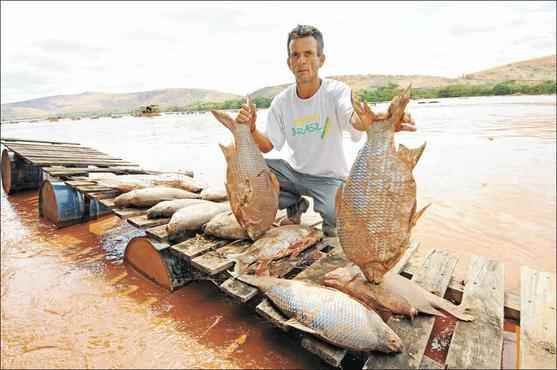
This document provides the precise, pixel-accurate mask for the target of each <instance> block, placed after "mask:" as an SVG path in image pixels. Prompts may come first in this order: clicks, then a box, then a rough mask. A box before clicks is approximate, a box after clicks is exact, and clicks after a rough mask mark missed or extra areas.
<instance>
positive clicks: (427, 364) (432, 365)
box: [420, 356, 444, 370]
mask: <svg viewBox="0 0 557 370" xmlns="http://www.w3.org/2000/svg"><path fill="white" fill-rule="evenodd" d="M420 369H434V370H437V369H444V367H443V365H441V364H440V363H439V362H437V361H435V360H432V359H431V358H429V357H427V356H424V357H423V358H422V363H421V364H420Z"/></svg>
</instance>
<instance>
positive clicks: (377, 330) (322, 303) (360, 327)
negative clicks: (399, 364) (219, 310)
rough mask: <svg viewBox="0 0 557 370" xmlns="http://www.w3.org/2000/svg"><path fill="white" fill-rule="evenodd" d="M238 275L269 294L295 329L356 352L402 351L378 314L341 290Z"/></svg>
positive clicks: (300, 282) (397, 340)
mask: <svg viewBox="0 0 557 370" xmlns="http://www.w3.org/2000/svg"><path fill="white" fill-rule="evenodd" d="M236 278H237V279H238V280H240V281H243V282H244V283H246V284H249V285H253V286H255V287H257V288H258V289H259V290H261V291H262V292H263V293H265V295H266V296H267V297H269V299H270V300H271V301H272V302H273V303H274V304H275V306H277V308H278V309H279V310H280V311H281V312H282V313H283V314H284V315H285V316H286V317H287V318H288V319H289V320H288V321H287V322H286V324H287V325H289V326H291V327H293V328H296V329H298V330H301V331H304V332H307V333H310V334H313V335H316V336H318V337H320V338H322V339H324V340H325V341H327V342H329V343H332V344H334V345H336V346H339V347H342V348H347V349H350V350H353V351H363V352H368V351H382V352H400V351H402V347H403V346H402V341H401V340H400V338H399V337H398V336H397V335H396V334H395V332H393V330H392V329H391V328H389V327H388V326H387V324H385V323H384V322H383V320H382V319H381V317H379V315H378V314H377V313H375V312H374V311H372V310H370V309H368V308H367V307H365V306H364V305H363V304H361V303H360V302H358V301H356V300H355V299H353V298H351V297H350V296H348V295H347V294H344V293H342V292H340V291H338V290H335V289H331V288H326V287H323V286H319V285H314V284H310V283H306V282H302V281H299V280H287V279H277V278H272V277H266V276H265V277H264V276H261V277H257V276H253V275H239V276H237V277H236Z"/></svg>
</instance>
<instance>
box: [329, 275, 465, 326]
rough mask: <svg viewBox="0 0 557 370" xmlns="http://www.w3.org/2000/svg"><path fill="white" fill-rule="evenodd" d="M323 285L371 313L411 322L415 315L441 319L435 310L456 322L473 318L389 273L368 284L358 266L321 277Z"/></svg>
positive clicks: (460, 309)
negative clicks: (402, 316) (401, 317)
mask: <svg viewBox="0 0 557 370" xmlns="http://www.w3.org/2000/svg"><path fill="white" fill-rule="evenodd" d="M323 284H324V285H325V286H328V287H331V288H335V289H338V290H340V291H341V292H344V293H346V294H348V295H349V296H351V297H353V298H356V299H357V300H358V301H360V302H362V303H363V304H365V305H366V306H368V307H370V308H372V309H374V310H375V311H379V310H381V311H388V312H392V313H394V314H397V315H404V316H408V317H410V318H411V319H414V317H415V316H416V315H417V314H418V312H422V313H426V314H429V315H436V316H444V315H443V314H442V313H441V312H440V311H438V310H437V309H436V308H439V309H442V310H445V311H447V312H448V313H450V314H451V315H453V316H454V317H456V318H457V319H459V320H462V321H472V320H474V317H473V316H471V315H468V314H466V313H465V312H464V309H463V308H462V307H459V306H456V305H454V304H452V303H451V302H449V301H447V300H445V299H443V298H442V297H439V296H437V295H435V294H433V293H431V292H428V291H427V290H425V289H424V288H422V287H421V286H419V285H418V284H416V283H415V282H413V281H412V280H409V279H406V278H405V277H403V276H400V275H399V274H397V273H395V272H393V271H390V272H387V273H386V274H385V275H384V276H383V282H382V283H381V284H371V283H369V282H368V281H367V280H366V278H365V277H364V275H363V274H362V272H361V270H360V269H359V267H358V266H356V265H354V264H350V265H348V266H346V267H340V268H338V269H336V270H333V271H331V272H329V273H328V274H326V275H325V276H324V277H323Z"/></svg>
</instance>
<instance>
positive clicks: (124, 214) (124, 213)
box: [112, 208, 147, 220]
mask: <svg viewBox="0 0 557 370" xmlns="http://www.w3.org/2000/svg"><path fill="white" fill-rule="evenodd" d="M112 212H114V213H115V214H116V215H117V216H118V217H120V218H122V219H124V220H125V219H128V218H129V217H136V216H141V215H144V214H146V213H147V210H145V209H141V208H113V209H112Z"/></svg>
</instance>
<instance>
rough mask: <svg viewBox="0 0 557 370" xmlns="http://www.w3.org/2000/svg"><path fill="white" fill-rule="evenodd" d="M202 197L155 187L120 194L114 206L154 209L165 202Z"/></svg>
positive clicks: (179, 190) (173, 189) (178, 190)
mask: <svg viewBox="0 0 557 370" xmlns="http://www.w3.org/2000/svg"><path fill="white" fill-rule="evenodd" d="M200 197H201V196H200V195H199V194H197V193H192V192H189V191H187V190H182V189H176V188H168V187H164V186H155V187H152V188H144V189H136V190H132V191H129V192H127V193H124V194H120V195H118V196H117V197H116V198H115V199H114V204H115V205H116V207H130V206H131V207H152V206H154V205H155V204H157V203H159V202H162V201H164V200H173V199H199V198H200Z"/></svg>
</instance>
